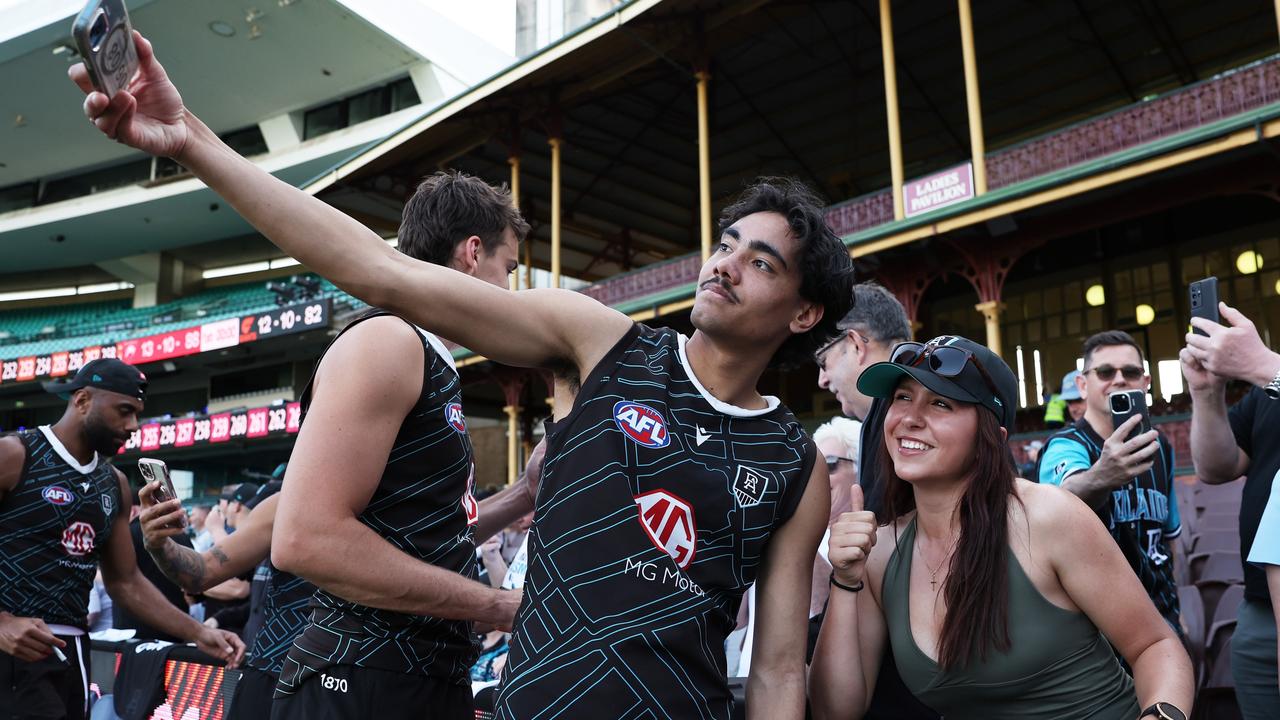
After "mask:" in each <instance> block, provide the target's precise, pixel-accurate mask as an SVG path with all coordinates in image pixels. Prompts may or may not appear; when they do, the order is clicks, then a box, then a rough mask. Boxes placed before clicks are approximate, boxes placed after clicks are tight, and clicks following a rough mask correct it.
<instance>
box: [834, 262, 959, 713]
mask: <svg viewBox="0 0 1280 720" xmlns="http://www.w3.org/2000/svg"><path fill="white" fill-rule="evenodd" d="M836 328H837V329H838V330H839V331H840V332H839V333H838V334H837V335H836V336H835V337H833V338H831V340H830V341H828V342H827V343H826V344H825V345H823V346H822V347H820V348H818V351H817V352H816V353H814V361H815V362H817V363H818V387H820V388H822V389H823V390H827V391H829V392H831V393H832V394H833V395H835V396H836V400H838V401H839V402H840V411H841V412H842V413H844V415H845V417H850V418H853V419H855V420H861V421H862V432H861V440H860V442H859V443H858V446H859V447H858V456H857V457H858V463H857V468H858V484H859V485H861V486H862V494H863V497H864V498H865V500H864V503H865V504H864V507H865V508H866V509H867V510H870V511H871V512H874V513H875V514H876V516H877V517H880V518H883V517H884V498H883V497H882V492H881V488H883V487H884V479H883V478H882V477H881V472H880V453H881V449H882V448H883V447H884V414H885V411H886V410H887V409H888V407H889V405H888V403H887V402H885V401H884V400H880V399H878V398H877V399H872V398H869V397H867V396H866V395H863V394H862V393H861V392H859V391H858V378H859V377H861V376H862V371H863V370H865V369H867V368H868V367H870V366H872V365H874V364H876V363H878V362H881V361H883V360H888V359H889V355H890V353H891V352H892V351H893V348H894V346H895V345H897V344H899V343H903V342H906V341H908V340H910V339H911V321H910V320H909V319H908V318H907V311H906V310H904V309H903V307H902V303H900V302H898V299H897V298H895V297H894V296H893V293H891V292H889V291H888V290H887V289H885V288H884V286H882V285H879V284H877V283H873V282H864V283H859V284H857V285H854V286H853V309H852V310H850V311H849V312H848V313H846V314H845V316H844V317H843V318H841V319H840V322H839V323H837V324H836ZM839 464H842V465H843V464H844V463H839ZM828 467H829V466H828ZM826 546H827V545H826V541H825V540H824V541H823V542H822V545H821V547H823V548H824V549H825V548H826ZM821 618H822V615H819V616H818V617H817V618H815V619H816V620H817V621H818V622H817V624H819V625H820V624H821ZM814 632H816V629H815V630H814ZM863 717H864V718H866V719H867V720H877V719H878V718H895V719H897V720H931V719H933V718H937V717H938V714H937V713H935V712H933V711H932V710H930V709H928V708H926V707H925V706H924V705H922V704H921V703H920V701H918V700H916V698H915V696H914V695H912V694H911V691H909V690H907V686H906V685H904V684H903V683H902V678H901V677H899V676H898V668H897V666H896V665H895V664H894V661H893V653H892V652H890V651H887V650H886V652H885V654H884V659H883V660H882V661H881V664H880V674H879V675H878V676H877V680H876V687H875V690H874V692H873V693H872V696H871V707H870V708H868V709H867V714H866V715H864V716H863Z"/></svg>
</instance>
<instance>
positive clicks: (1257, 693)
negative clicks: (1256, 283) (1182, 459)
mask: <svg viewBox="0 0 1280 720" xmlns="http://www.w3.org/2000/svg"><path fill="white" fill-rule="evenodd" d="M1217 307H1218V311H1219V314H1220V316H1221V319H1222V320H1223V321H1224V322H1223V323H1217V322H1214V321H1213V320H1210V319H1208V318H1206V317H1195V318H1193V319H1192V320H1191V324H1192V326H1193V327H1194V328H1195V330H1196V331H1197V332H1193V333H1187V336H1186V342H1187V346H1186V347H1184V348H1183V349H1182V351H1181V352H1180V353H1179V355H1178V359H1179V360H1181V361H1182V373H1183V375H1185V376H1186V377H1187V389H1188V390H1190V391H1191V408H1192V410H1191V459H1192V461H1193V462H1194V463H1195V466H1196V475H1197V476H1199V478H1200V481H1201V482H1203V483H1207V484H1209V485H1217V484H1219V483H1225V482H1231V481H1232V480H1235V479H1237V478H1239V477H1240V476H1241V475H1243V476H1245V481H1244V490H1243V491H1242V492H1243V498H1242V502H1241V503H1240V559H1241V562H1242V563H1243V565H1244V600H1243V601H1242V602H1241V603H1240V608H1239V610H1238V611H1237V619H1236V630H1235V633H1234V634H1233V635H1232V636H1231V675H1232V677H1233V678H1234V679H1235V683H1236V699H1237V700H1238V701H1239V703H1240V712H1241V714H1242V715H1243V716H1244V717H1245V718H1246V720H1262V719H1263V718H1268V719H1269V718H1277V717H1280V689H1278V688H1280V681H1278V680H1277V675H1278V674H1280V673H1278V672H1277V670H1278V669H1280V663H1278V662H1277V656H1276V648H1277V641H1276V635H1277V631H1276V625H1277V619H1276V613H1275V608H1274V607H1273V603H1274V601H1275V591H1274V590H1273V588H1276V587H1277V585H1269V583H1268V577H1267V572H1266V571H1264V569H1263V567H1262V566H1259V565H1258V564H1256V562H1258V561H1257V560H1250V559H1251V558H1253V557H1254V554H1253V550H1254V548H1255V547H1257V546H1258V544H1259V540H1258V538H1262V541H1263V542H1264V544H1265V541H1267V535H1268V534H1267V533H1264V532H1263V529H1264V528H1265V527H1266V523H1265V522H1264V519H1263V509H1264V508H1266V507H1267V506H1268V505H1269V504H1270V502H1269V501H1270V500H1271V498H1272V497H1273V496H1274V493H1275V491H1274V490H1273V488H1272V484H1273V480H1274V478H1275V477H1276V473H1277V472H1278V471H1280V354H1278V353H1276V352H1274V351H1273V350H1271V349H1270V348H1268V347H1267V345H1266V343H1264V342H1263V341H1262V337H1261V336H1260V335H1259V334H1258V329H1257V327H1255V326H1254V324H1253V321H1251V320H1249V318H1247V317H1245V315H1244V314H1243V313H1241V312H1240V311H1239V310H1236V309H1235V308H1233V307H1231V306H1229V305H1227V304H1226V303H1219V304H1218V306H1217ZM1228 380H1239V381H1243V382H1246V383H1249V384H1250V385H1252V386H1253V387H1251V388H1250V389H1249V392H1248V394H1247V395H1245V396H1244V398H1243V399H1241V400H1240V401H1239V402H1237V403H1236V404H1235V405H1233V406H1231V408H1230V409H1228V408H1227V399H1226V386H1227V381H1228ZM1263 562H1266V561H1263ZM1273 567H1274V566H1273ZM1271 572H1272V573H1273V575H1274V572H1275V570H1271Z"/></svg>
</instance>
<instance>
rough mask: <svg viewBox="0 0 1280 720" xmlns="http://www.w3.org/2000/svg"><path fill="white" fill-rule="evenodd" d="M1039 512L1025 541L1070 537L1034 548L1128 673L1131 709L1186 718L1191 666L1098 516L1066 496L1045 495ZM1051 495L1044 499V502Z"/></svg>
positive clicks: (1192, 687)
mask: <svg viewBox="0 0 1280 720" xmlns="http://www.w3.org/2000/svg"><path fill="white" fill-rule="evenodd" d="M1041 489H1042V490H1044V491H1046V492H1045V493H1044V494H1043V495H1042V497H1044V498H1047V499H1048V502H1045V503H1044V504H1043V505H1042V506H1041V507H1042V508H1044V509H1043V510H1042V511H1037V512H1034V513H1029V514H1030V517H1031V522H1032V533H1033V534H1034V535H1037V536H1040V537H1049V538H1052V537H1057V538H1062V537H1070V538H1071V539H1072V541H1071V542H1070V543H1047V544H1045V543H1041V547H1048V548H1049V550H1048V552H1049V558H1050V562H1051V563H1052V565H1053V569H1054V570H1055V571H1056V573H1057V575H1058V580H1059V581H1060V582H1061V583H1062V588H1063V590H1065V591H1066V593H1067V595H1068V596H1069V597H1070V598H1071V601H1072V602H1074V603H1075V604H1076V605H1077V606H1078V607H1079V608H1080V610H1081V611H1083V612H1084V613H1085V615H1088V616H1089V619H1090V620H1091V621H1093V624H1094V625H1096V626H1097V627H1098V629H1099V630H1101V631H1102V634H1103V635H1105V636H1106V637H1107V639H1108V640H1110V641H1111V644H1112V646H1114V647H1115V648H1116V650H1118V651H1119V652H1120V654H1121V655H1123V656H1124V659H1125V660H1126V661H1127V662H1128V663H1129V666H1130V667H1132V668H1133V680H1134V684H1135V685H1136V686H1137V693H1138V706H1139V707H1144V708H1145V707H1149V706H1151V705H1152V704H1153V703H1156V702H1167V703H1172V704H1174V705H1175V706H1177V707H1178V709H1179V710H1182V711H1183V712H1184V713H1186V714H1187V716H1188V717H1190V716H1191V703H1192V700H1193V699H1194V696H1195V681H1194V679H1193V677H1192V672H1191V659H1190V657H1188V656H1187V651H1186V650H1185V649H1183V647H1182V643H1181V642H1180V641H1179V640H1178V638H1177V636H1176V635H1174V633H1173V630H1172V629H1171V628H1170V627H1169V625H1168V624H1167V623H1166V622H1165V621H1164V619H1163V618H1161V617H1160V613H1158V612H1157V611H1156V607H1155V605H1153V604H1152V602H1151V598H1149V597H1148V596H1147V593H1146V591H1145V590H1144V589H1143V588H1142V584H1141V583H1140V582H1138V576H1137V575H1134V573H1133V570H1132V569H1131V568H1130V567H1129V563H1128V561H1126V560H1125V559H1124V555H1123V554H1122V553H1121V552H1120V548H1119V546H1117V545H1116V543H1115V540H1114V539H1113V538H1112V537H1111V535H1109V534H1108V533H1107V530H1106V528H1105V527H1103V525H1102V523H1101V522H1099V521H1098V518H1097V516H1096V515H1095V514H1094V513H1093V511H1092V510H1090V509H1089V508H1088V507H1086V506H1085V505H1084V503H1082V502H1080V501H1079V499H1077V498H1075V497H1074V496H1072V495H1069V494H1067V493H1058V492H1056V491H1053V490H1051V489H1049V488H1041ZM1050 493H1052V495H1051V496H1050V495H1049V494H1050Z"/></svg>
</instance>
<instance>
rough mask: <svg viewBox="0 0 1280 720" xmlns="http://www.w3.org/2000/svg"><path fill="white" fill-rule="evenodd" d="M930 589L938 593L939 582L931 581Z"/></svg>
mask: <svg viewBox="0 0 1280 720" xmlns="http://www.w3.org/2000/svg"><path fill="white" fill-rule="evenodd" d="M929 587H931V588H933V591H934V592H938V581H937V580H930V581H929Z"/></svg>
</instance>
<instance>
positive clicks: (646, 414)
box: [613, 400, 671, 449]
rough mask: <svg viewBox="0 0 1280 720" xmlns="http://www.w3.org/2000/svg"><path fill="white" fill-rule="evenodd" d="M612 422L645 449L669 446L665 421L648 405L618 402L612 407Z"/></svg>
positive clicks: (669, 439)
mask: <svg viewBox="0 0 1280 720" xmlns="http://www.w3.org/2000/svg"><path fill="white" fill-rule="evenodd" d="M613 420H614V422H616V423H618V429H619V430H621V431H622V432H623V433H624V434H625V435H626V436H627V437H629V438H631V439H632V440H635V441H636V442H637V443H639V444H641V445H643V446H645V447H647V448H654V449H657V448H664V447H666V446H667V445H670V444H671V435H670V433H668V432H667V421H666V420H664V419H663V417H662V413H660V412H658V411H657V410H654V409H653V408H651V407H649V406H648V405H641V404H640V403H637V402H631V401H629V400H619V401H618V402H617V403H615V404H614V406H613Z"/></svg>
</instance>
